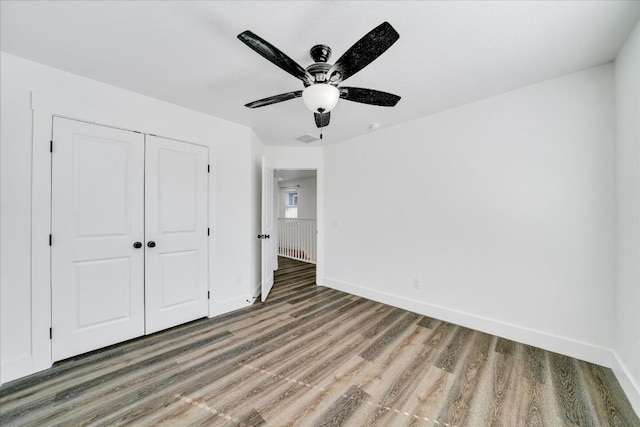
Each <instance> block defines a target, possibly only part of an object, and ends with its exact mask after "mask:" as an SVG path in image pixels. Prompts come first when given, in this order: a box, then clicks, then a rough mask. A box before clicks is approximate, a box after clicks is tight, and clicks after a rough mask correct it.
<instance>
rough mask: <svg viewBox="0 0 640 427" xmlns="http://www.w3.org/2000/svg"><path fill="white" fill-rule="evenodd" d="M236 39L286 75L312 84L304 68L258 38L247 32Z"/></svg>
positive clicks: (311, 79)
mask: <svg viewBox="0 0 640 427" xmlns="http://www.w3.org/2000/svg"><path fill="white" fill-rule="evenodd" d="M238 38H239V39H240V41H242V42H243V43H244V44H246V45H247V46H249V47H250V48H251V49H253V50H255V51H256V52H258V53H259V54H260V55H262V56H263V57H264V58H265V59H268V60H269V61H271V62H272V63H273V64H275V65H277V66H278V67H280V68H282V69H283V70H285V71H286V72H287V73H289V74H291V75H292V76H294V77H296V78H298V79H300V80H302V81H303V82H306V83H309V84H311V83H313V78H312V77H311V75H310V74H309V73H308V72H307V71H306V70H305V69H304V68H302V67H301V66H300V65H298V63H297V62H296V61H294V60H293V59H291V58H289V57H288V56H287V55H285V54H284V53H283V52H282V51H281V50H280V49H278V48H277V47H275V46H274V45H272V44H271V43H269V42H268V41H266V40H264V39H263V38H261V37H260V36H258V35H256V34H253V33H252V32H251V31H248V30H247V31H244V32H242V33H240V34H238Z"/></svg>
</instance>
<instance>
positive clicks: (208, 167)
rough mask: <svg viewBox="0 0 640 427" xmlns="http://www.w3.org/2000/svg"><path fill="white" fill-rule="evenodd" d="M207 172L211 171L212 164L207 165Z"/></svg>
mask: <svg viewBox="0 0 640 427" xmlns="http://www.w3.org/2000/svg"><path fill="white" fill-rule="evenodd" d="M207 173H211V165H207Z"/></svg>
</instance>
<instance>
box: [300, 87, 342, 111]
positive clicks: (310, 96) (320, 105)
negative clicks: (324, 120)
mask: <svg viewBox="0 0 640 427" xmlns="http://www.w3.org/2000/svg"><path fill="white" fill-rule="evenodd" d="M339 98H340V91H339V90H338V88H336V87H335V86H333V85H330V84H326V83H316V84H314V85H311V86H309V87H307V88H306V89H305V90H303V91H302V100H303V101H304V105H306V106H307V108H308V109H310V110H311V111H313V112H314V113H328V112H329V111H331V110H333V107H335V106H336V104H337V103H338V99H339Z"/></svg>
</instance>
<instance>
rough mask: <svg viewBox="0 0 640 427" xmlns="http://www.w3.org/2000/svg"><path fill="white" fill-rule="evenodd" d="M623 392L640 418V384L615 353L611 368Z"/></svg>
mask: <svg viewBox="0 0 640 427" xmlns="http://www.w3.org/2000/svg"><path fill="white" fill-rule="evenodd" d="M611 369H612V370H613V373H614V374H615V376H616V378H617V379H618V382H619V383H620V386H621V387H622V390H624V392H625V394H626V395H627V398H628V399H629V402H631V406H632V407H633V409H634V410H635V411H636V415H638V417H640V384H638V383H637V382H636V381H635V380H634V379H633V376H632V375H631V373H630V372H629V369H628V368H627V366H626V365H625V364H624V362H622V360H621V359H620V357H619V356H618V354H617V353H616V352H615V351H614V352H613V366H611Z"/></svg>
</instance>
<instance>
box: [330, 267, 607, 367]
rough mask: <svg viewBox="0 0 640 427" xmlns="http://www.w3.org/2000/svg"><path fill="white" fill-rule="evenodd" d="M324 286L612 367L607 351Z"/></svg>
mask: <svg viewBox="0 0 640 427" xmlns="http://www.w3.org/2000/svg"><path fill="white" fill-rule="evenodd" d="M324 286H327V287H329V288H333V289H337V290H339V291H343V292H347V293H349V294H353V295H357V296H360V297H363V298H367V299H370V300H374V301H378V302H381V303H383V304H388V305H392V306H394V307H398V308H402V309H404V310H409V311H412V312H414V313H418V314H422V315H425V316H429V317H434V318H436V319H440V320H444V321H446V322H450V323H454V324H456V325H460V326H464V327H467V328H471V329H475V330H477V331H481V332H485V333H488V334H492V335H497V336H499V337H502V338H507V339H510V340H512V341H517V342H521V343H524V344H529V345H532V346H534V347H539V348H542V349H545V350H549V351H553V352H555V353H560V354H564V355H566V356H570V357H575V358H576V359H580V360H585V361H587V362H591V363H595V364H597V365H601V366H605V367H607V368H610V367H611V366H612V364H613V352H612V351H611V349H608V348H604V347H599V346H596V345H592V344H589V343H585V342H581V341H577V340H572V339H569V338H565V337H560V336H557V335H553V334H549V333H546V332H541V331H536V330H533V329H529V328H524V327H522V326H518V325H513V324H509V323H505V322H501V321H497V320H494V319H489V318H486V317H482V316H477V315H474V314H469V313H465V312H462V311H457V310H454V309H451V308H447V307H440V306H436V305H432V304H429V303H426V302H423V301H415V300H411V299H408V298H406V297H402V296H398V295H394V294H389V293H386V292H381V291H377V290H374V289H369V288H365V287H363V286H358V285H354V284H351V283H346V282H343V281H340V280H336V279H331V278H328V277H325V278H324Z"/></svg>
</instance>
